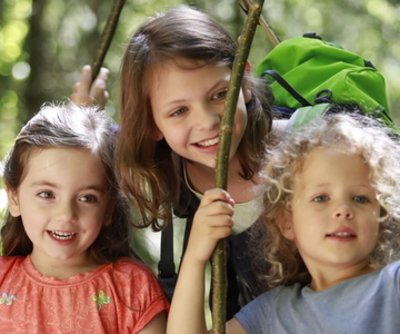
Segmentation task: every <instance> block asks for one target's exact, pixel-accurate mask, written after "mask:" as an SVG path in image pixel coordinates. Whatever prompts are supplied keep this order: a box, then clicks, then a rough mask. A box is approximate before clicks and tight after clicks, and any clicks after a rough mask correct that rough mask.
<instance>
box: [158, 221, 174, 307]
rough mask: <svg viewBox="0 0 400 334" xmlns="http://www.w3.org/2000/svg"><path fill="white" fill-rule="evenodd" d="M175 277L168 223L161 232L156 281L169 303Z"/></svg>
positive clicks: (172, 240)
mask: <svg viewBox="0 0 400 334" xmlns="http://www.w3.org/2000/svg"><path fill="white" fill-rule="evenodd" d="M176 279H177V275H176V273H175V264H174V230H173V225H172V221H169V222H168V223H167V225H166V226H165V228H164V229H163V230H162V231H161V247H160V262H159V263H158V280H159V281H160V284H161V286H162V288H163V290H164V293H165V295H166V297H167V298H168V300H169V301H171V299H172V294H173V291H174V289H175V284H176Z"/></svg>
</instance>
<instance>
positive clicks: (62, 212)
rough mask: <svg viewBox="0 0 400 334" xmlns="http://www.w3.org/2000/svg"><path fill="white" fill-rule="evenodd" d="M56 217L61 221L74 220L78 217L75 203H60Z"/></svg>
mask: <svg viewBox="0 0 400 334" xmlns="http://www.w3.org/2000/svg"><path fill="white" fill-rule="evenodd" d="M56 219H57V220H59V221H66V222H70V221H74V220H75V219H76V212H75V206H74V204H73V203H59V206H58V209H57V214H56Z"/></svg>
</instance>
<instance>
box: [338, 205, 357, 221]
mask: <svg viewBox="0 0 400 334" xmlns="http://www.w3.org/2000/svg"><path fill="white" fill-rule="evenodd" d="M334 217H335V218H337V219H352V218H353V217H354V213H353V210H352V208H351V207H350V206H349V205H347V204H341V205H340V206H338V207H337V208H336V210H335V211H334Z"/></svg>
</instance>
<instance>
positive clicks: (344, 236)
mask: <svg viewBox="0 0 400 334" xmlns="http://www.w3.org/2000/svg"><path fill="white" fill-rule="evenodd" d="M326 237H328V238H336V239H352V238H356V237H357V236H356V235H355V234H354V233H351V232H333V233H328V234H327V235H326Z"/></svg>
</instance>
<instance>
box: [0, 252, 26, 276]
mask: <svg viewBox="0 0 400 334" xmlns="http://www.w3.org/2000/svg"><path fill="white" fill-rule="evenodd" d="M25 259H26V257H25V256H0V273H5V272H8V271H9V270H10V269H11V268H13V267H20V266H21V264H22V263H23V262H24V260H25Z"/></svg>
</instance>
